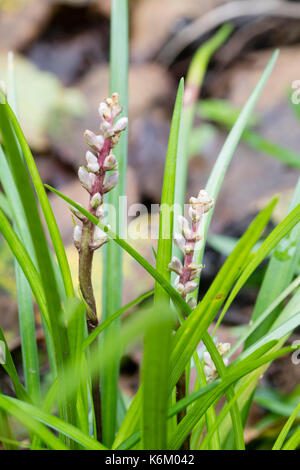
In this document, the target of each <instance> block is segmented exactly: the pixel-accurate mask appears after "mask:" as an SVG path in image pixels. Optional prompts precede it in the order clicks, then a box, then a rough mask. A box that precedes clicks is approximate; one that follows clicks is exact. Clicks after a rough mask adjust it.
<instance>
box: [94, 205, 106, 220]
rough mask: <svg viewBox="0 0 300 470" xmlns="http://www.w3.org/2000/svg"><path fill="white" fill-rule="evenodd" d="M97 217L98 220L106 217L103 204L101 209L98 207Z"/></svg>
mask: <svg viewBox="0 0 300 470" xmlns="http://www.w3.org/2000/svg"><path fill="white" fill-rule="evenodd" d="M96 217H97V219H103V217H104V206H103V204H101V205H100V206H99V207H97V210H96Z"/></svg>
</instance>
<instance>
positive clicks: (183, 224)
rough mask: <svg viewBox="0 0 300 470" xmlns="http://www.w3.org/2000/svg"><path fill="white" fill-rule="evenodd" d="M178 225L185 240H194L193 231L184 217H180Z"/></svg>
mask: <svg viewBox="0 0 300 470" xmlns="http://www.w3.org/2000/svg"><path fill="white" fill-rule="evenodd" d="M178 225H179V228H180V230H181V232H182V233H183V236H184V238H185V239H187V240H190V239H191V238H192V231H191V228H190V225H189V223H188V221H187V220H186V218H185V217H183V216H182V215H179V216H178Z"/></svg>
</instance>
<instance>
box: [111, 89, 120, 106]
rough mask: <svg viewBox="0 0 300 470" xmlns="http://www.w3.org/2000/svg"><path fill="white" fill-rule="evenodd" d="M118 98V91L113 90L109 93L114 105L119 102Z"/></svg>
mask: <svg viewBox="0 0 300 470" xmlns="http://www.w3.org/2000/svg"><path fill="white" fill-rule="evenodd" d="M119 99H120V95H119V93H117V92H114V93H113V94H112V95H111V100H112V102H113V105H114V106H117V105H118V104H119Z"/></svg>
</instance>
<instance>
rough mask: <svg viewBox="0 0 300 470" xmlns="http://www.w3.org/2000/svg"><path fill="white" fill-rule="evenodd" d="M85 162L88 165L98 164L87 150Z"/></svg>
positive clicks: (95, 158) (96, 159) (94, 156)
mask: <svg viewBox="0 0 300 470" xmlns="http://www.w3.org/2000/svg"><path fill="white" fill-rule="evenodd" d="M85 158H86V162H87V164H89V163H98V158H97V157H96V155H94V154H93V153H92V152H90V151H89V150H88V151H87V152H86V154H85Z"/></svg>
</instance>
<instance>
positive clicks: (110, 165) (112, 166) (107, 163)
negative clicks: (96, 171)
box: [103, 153, 118, 171]
mask: <svg viewBox="0 0 300 470" xmlns="http://www.w3.org/2000/svg"><path fill="white" fill-rule="evenodd" d="M117 168H118V162H117V159H116V157H115V156H114V154H113V153H110V154H109V155H108V156H107V157H106V158H105V160H104V163H103V170H104V171H111V170H116V169H117Z"/></svg>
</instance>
